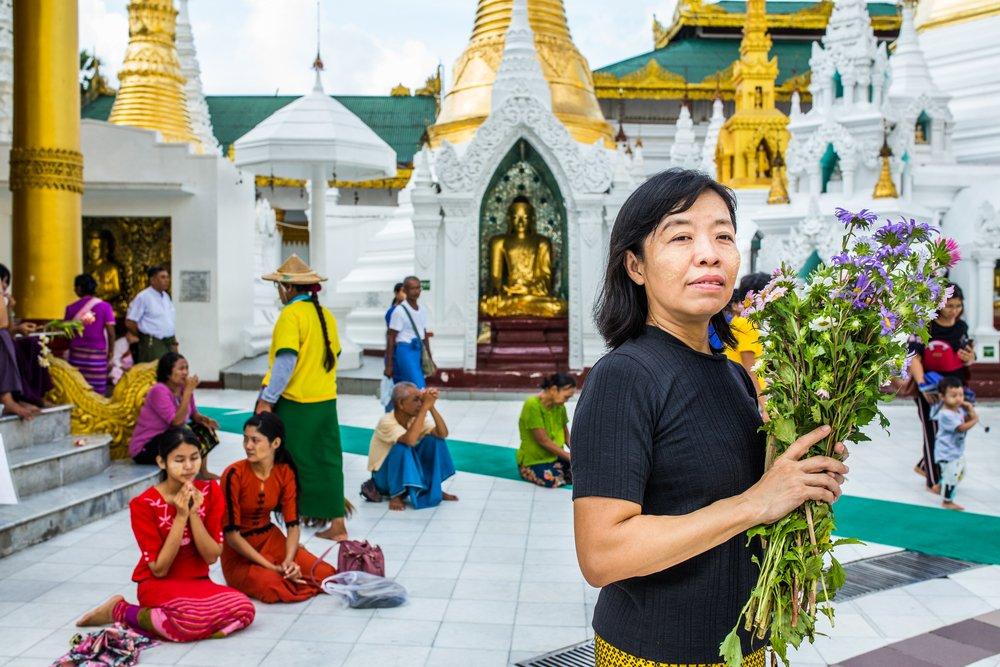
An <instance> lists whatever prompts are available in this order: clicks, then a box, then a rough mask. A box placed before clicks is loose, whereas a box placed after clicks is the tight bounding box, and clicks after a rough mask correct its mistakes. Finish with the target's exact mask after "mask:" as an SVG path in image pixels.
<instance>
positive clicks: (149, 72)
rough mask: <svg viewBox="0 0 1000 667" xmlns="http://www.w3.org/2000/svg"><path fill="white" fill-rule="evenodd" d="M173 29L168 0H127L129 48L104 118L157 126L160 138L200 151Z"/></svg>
mask: <svg viewBox="0 0 1000 667" xmlns="http://www.w3.org/2000/svg"><path fill="white" fill-rule="evenodd" d="M176 31H177V10H176V9H174V3H173V1H172V0H130V2H129V3H128V49H127V50H126V51H125V63H124V64H123V65H122V68H121V70H120V71H119V72H118V80H119V81H120V82H121V86H120V88H119V90H118V95H117V97H115V103H114V106H112V107H111V115H110V116H109V117H108V122H111V123H114V124H116V125H131V126H133V127H142V128H145V129H147V130H157V131H158V132H160V134H162V135H163V140H164V141H177V142H187V143H190V144H191V145H193V146H194V148H195V150H196V151H197V152H198V153H201V152H203V150H204V149H203V147H202V145H201V143H200V142H199V141H198V139H197V137H195V135H194V131H193V130H192V129H191V118H190V116H189V115H188V109H187V100H186V97H185V94H184V83H185V81H186V80H185V78H184V75H183V74H182V73H181V63H180V60H179V59H178V57H177V48H176V46H175V44H174V37H175V33H176Z"/></svg>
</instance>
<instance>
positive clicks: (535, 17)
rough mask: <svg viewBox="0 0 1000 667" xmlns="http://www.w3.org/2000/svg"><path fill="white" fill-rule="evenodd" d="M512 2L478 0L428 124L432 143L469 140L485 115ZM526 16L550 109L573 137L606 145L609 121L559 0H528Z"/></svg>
mask: <svg viewBox="0 0 1000 667" xmlns="http://www.w3.org/2000/svg"><path fill="white" fill-rule="evenodd" d="M512 7H513V0H479V7H478V8H477V9H476V23H475V25H474V26H473V28H472V37H471V39H470V40H469V45H468V46H467V47H466V48H465V52H464V53H463V54H462V55H461V56H460V57H459V59H458V60H457V61H455V67H454V78H453V82H452V85H451V90H450V91H449V92H448V94H447V96H445V98H444V102H443V103H442V105H441V114H440V115H439V116H438V119H437V123H436V124H434V125H433V126H431V127H430V128H429V132H428V134H429V136H430V140H431V145H432V146H438V145H440V143H441V141H442V140H443V139H447V140H448V141H450V142H452V143H461V142H463V141H467V140H469V139H470V138H472V136H473V134H475V131H476V128H478V127H479V126H480V125H481V124H482V123H483V121H484V120H486V116H488V115H489V113H490V101H491V97H492V91H493V82H494V80H495V79H496V75H497V70H498V69H499V68H500V61H501V58H502V57H503V47H504V41H505V35H506V32H507V27H508V26H509V25H510V14H511V10H512ZM528 20H529V21H530V23H531V28H532V30H533V31H534V33H535V49H536V50H537V51H538V55H539V60H540V61H541V64H542V72H543V74H544V75H545V79H546V80H547V81H548V82H549V88H550V89H551V90H552V111H553V112H555V114H556V116H557V117H558V118H559V120H561V121H562V122H563V124H564V125H565V126H566V129H568V130H569V132H570V134H572V135H573V138H574V139H576V140H577V141H582V142H585V143H594V142H595V141H598V140H604V141H605V142H606V143H607V144H608V145H611V144H612V143H613V141H612V131H611V126H610V125H608V123H607V121H606V120H605V119H604V114H602V113H601V108H600V106H599V105H598V103H597V96H596V95H595V94H594V79H593V76H592V75H591V71H590V66H589V65H588V64H587V60H586V58H584V57H583V55H581V54H580V52H579V51H578V50H577V48H576V45H575V44H573V39H572V38H571V37H570V34H569V26H568V25H567V24H566V10H565V8H564V7H563V2H562V0H528Z"/></svg>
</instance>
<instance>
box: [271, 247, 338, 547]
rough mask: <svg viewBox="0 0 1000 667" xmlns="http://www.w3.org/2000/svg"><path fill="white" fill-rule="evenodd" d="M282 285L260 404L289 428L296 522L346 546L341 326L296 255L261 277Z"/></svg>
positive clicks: (312, 275)
mask: <svg viewBox="0 0 1000 667" xmlns="http://www.w3.org/2000/svg"><path fill="white" fill-rule="evenodd" d="M263 278H264V280H270V281H273V282H275V283H277V285H278V294H279V296H280V298H281V302H282V303H283V304H284V307H283V308H282V310H281V315H280V316H279V317H278V321H277V322H275V323H274V333H273V334H272V336H271V351H270V353H269V355H268V363H269V370H268V372H267V375H266V376H265V377H264V383H263V384H264V388H263V390H262V391H261V394H260V398H259V399H258V400H257V409H256V411H257V412H258V413H259V412H269V411H273V412H274V413H275V414H277V415H278V416H279V417H281V419H282V421H283V422H284V423H285V436H286V438H285V446H286V447H287V448H288V452H289V453H290V454H291V455H292V459H293V460H294V461H295V465H296V466H297V467H298V469H299V492H300V497H299V514H300V515H301V517H302V519H303V520H304V521H305V523H306V525H307V526H309V525H314V526H324V525H326V524H327V523H329V524H330V525H329V526H327V527H326V528H325V529H324V530H322V531H320V532H318V533H316V536H317V537H321V538H323V539H327V540H336V541H340V540H345V539H347V526H346V524H345V523H344V515H345V504H344V467H343V459H344V456H343V453H342V451H341V449H340V425H339V423H338V422H337V356H338V355H339V354H340V340H339V338H338V337H337V321H336V320H335V319H334V317H333V315H331V314H330V312H329V311H328V310H326V309H325V308H323V307H322V306H320V304H319V297H318V294H319V291H320V289H321V287H320V283H321V282H323V281H325V280H326V278H324V277H322V276H320V275H318V274H317V273H316V272H315V271H313V270H312V269H310V268H309V267H308V266H307V265H306V263H305V262H303V261H302V260H301V259H299V257H298V256H297V255H292V256H291V257H289V258H288V259H287V260H286V261H285V263H284V264H282V265H281V267H280V268H278V270H277V271H275V272H274V273H269V274H268V275H266V276H263Z"/></svg>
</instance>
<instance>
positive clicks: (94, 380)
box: [63, 273, 115, 396]
mask: <svg viewBox="0 0 1000 667" xmlns="http://www.w3.org/2000/svg"><path fill="white" fill-rule="evenodd" d="M73 289H74V290H75V291H76V295H77V296H78V297H80V298H79V299H77V300H76V301H74V302H73V303H71V304H70V305H68V306H66V316H65V317H64V318H63V319H67V320H77V321H79V322H81V323H83V333H82V334H80V335H79V336H77V337H76V338H74V339H73V340H71V341H70V342H69V363H71V364H73V365H74V366H75V367H76V368H77V369H79V371H80V372H81V373H83V377H84V378H86V379H87V382H89V383H90V386H91V387H93V388H94V391H96V392H97V393H98V394H101V395H102V396H103V395H104V393H105V392H106V391H107V389H108V366H109V365H110V364H111V354H112V351H113V345H114V340H115V311H114V310H112V308H111V304H109V303H108V302H107V301H102V300H101V299H98V298H97V297H96V296H94V293H95V292H96V291H97V281H96V280H94V277H93V276H91V275H90V274H89V273H81V274H80V275H78V276H77V277H76V279H75V280H74V281H73Z"/></svg>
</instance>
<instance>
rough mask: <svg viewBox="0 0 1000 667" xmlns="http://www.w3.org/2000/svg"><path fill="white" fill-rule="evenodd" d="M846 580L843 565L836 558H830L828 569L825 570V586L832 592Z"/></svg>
mask: <svg viewBox="0 0 1000 667" xmlns="http://www.w3.org/2000/svg"><path fill="white" fill-rule="evenodd" d="M846 580H847V574H846V573H845V572H844V566H843V565H841V564H840V562H839V561H838V560H837V559H836V558H832V559H830V569H829V570H827V571H826V584H827V586H826V587H827V588H828V589H829V590H830V591H831V592H832V591H835V590H837V589H838V588H840V587H841V586H843V585H844V582H845V581H846Z"/></svg>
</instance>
